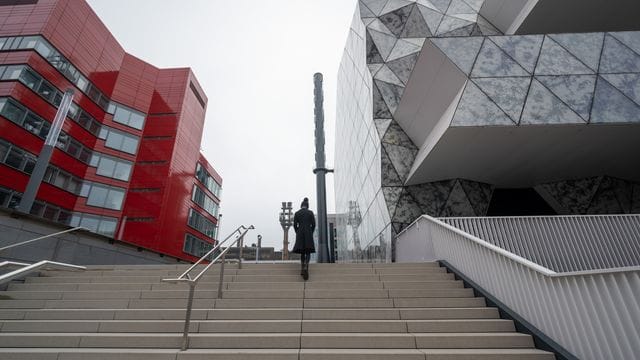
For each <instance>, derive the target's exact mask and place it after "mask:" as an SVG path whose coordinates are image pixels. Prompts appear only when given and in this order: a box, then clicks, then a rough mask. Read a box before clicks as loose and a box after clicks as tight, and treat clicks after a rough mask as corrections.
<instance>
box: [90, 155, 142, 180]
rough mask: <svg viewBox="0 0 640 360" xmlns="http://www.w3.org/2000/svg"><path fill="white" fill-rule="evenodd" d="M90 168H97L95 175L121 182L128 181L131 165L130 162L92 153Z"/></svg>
mask: <svg viewBox="0 0 640 360" xmlns="http://www.w3.org/2000/svg"><path fill="white" fill-rule="evenodd" d="M90 163H91V166H95V167H97V169H96V174H98V175H100V176H106V177H110V178H113V179H118V180H122V181H129V176H130V175H131V169H132V167H133V163H132V162H130V161H126V160H122V159H118V158H114V157H110V156H107V155H104V154H100V153H94V154H93V158H92V159H91V161H90Z"/></svg>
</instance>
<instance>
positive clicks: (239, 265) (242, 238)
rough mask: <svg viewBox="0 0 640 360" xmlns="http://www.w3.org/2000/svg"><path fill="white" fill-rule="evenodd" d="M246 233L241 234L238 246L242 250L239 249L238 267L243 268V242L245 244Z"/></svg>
mask: <svg viewBox="0 0 640 360" xmlns="http://www.w3.org/2000/svg"><path fill="white" fill-rule="evenodd" d="M246 233H247V232H246V231H245V232H244V234H246ZM244 234H241V235H240V239H238V246H239V247H240V250H239V251H238V269H242V256H243V253H244V251H243V250H242V249H243V246H244V245H243V244H244Z"/></svg>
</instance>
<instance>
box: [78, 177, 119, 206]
mask: <svg viewBox="0 0 640 360" xmlns="http://www.w3.org/2000/svg"><path fill="white" fill-rule="evenodd" d="M85 184H86V183H85ZM81 196H82V194H81ZM123 200H124V189H121V188H117V187H113V186H108V185H102V184H98V183H92V184H91V185H90V186H89V189H88V191H87V205H90V206H97V207H101V208H106V209H112V210H121V209H122V201H123Z"/></svg>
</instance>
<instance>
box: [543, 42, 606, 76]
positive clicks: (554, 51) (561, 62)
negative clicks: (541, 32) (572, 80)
mask: <svg viewBox="0 0 640 360" xmlns="http://www.w3.org/2000/svg"><path fill="white" fill-rule="evenodd" d="M593 73H594V72H593V70H591V69H589V68H588V67H587V66H586V65H585V64H583V63H582V62H581V61H580V60H578V59H577V58H576V57H575V56H573V55H572V54H571V53H570V52H568V51H567V50H565V49H564V48H563V47H562V46H560V45H558V43H557V42H555V41H554V40H553V39H552V38H550V37H548V36H547V37H545V39H544V41H543V43H542V50H541V51H540V59H538V65H537V66H536V75H581V74H593Z"/></svg>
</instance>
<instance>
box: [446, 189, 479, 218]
mask: <svg viewBox="0 0 640 360" xmlns="http://www.w3.org/2000/svg"><path fill="white" fill-rule="evenodd" d="M441 216H445V217H459V216H477V215H476V213H475V211H474V210H473V206H471V203H470V202H469V199H468V198H467V194H466V193H465V192H464V189H463V188H462V185H460V181H456V184H455V185H454V186H453V189H452V190H451V193H450V194H449V198H448V199H447V204H446V205H445V206H444V209H443V210H442V214H441Z"/></svg>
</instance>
